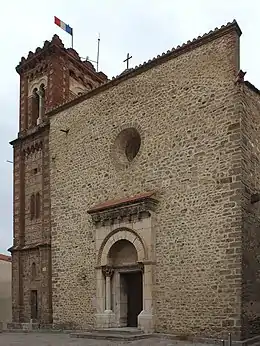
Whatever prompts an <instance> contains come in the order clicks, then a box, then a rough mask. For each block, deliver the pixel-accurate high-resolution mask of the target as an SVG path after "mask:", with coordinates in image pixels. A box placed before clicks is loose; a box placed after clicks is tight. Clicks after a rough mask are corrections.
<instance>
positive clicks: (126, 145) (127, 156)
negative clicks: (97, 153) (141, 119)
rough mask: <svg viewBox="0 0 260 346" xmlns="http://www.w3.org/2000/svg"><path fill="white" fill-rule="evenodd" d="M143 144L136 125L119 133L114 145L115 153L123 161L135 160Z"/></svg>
mask: <svg viewBox="0 0 260 346" xmlns="http://www.w3.org/2000/svg"><path fill="white" fill-rule="evenodd" d="M140 146H141V136H140V134H139V133H138V131H137V130H136V129H135V128H134V127H130V128H127V129H125V130H123V131H121V132H120V133H119V135H118V136H117V138H116V141H115V145H114V154H115V156H116V158H117V159H119V160H120V162H121V163H125V164H126V163H129V162H131V161H133V159H134V158H135V157H136V155H137V154H138V152H139V149H140Z"/></svg>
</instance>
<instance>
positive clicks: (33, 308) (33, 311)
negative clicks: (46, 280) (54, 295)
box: [31, 290, 38, 320]
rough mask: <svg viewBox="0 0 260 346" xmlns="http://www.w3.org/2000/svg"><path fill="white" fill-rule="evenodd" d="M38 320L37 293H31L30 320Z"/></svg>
mask: <svg viewBox="0 0 260 346" xmlns="http://www.w3.org/2000/svg"><path fill="white" fill-rule="evenodd" d="M37 318H38V298H37V291H36V290H35V291H31V319H32V320H37Z"/></svg>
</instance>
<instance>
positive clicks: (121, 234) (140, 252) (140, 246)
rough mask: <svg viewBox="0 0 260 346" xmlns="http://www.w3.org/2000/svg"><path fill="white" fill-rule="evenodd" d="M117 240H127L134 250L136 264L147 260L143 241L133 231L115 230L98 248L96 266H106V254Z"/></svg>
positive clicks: (125, 229)
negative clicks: (136, 257) (136, 258)
mask: <svg viewBox="0 0 260 346" xmlns="http://www.w3.org/2000/svg"><path fill="white" fill-rule="evenodd" d="M119 240H128V241H129V242H130V243H132V244H133V245H134V247H135V249H136V252H137V256H138V262H142V261H143V260H145V259H147V249H146V246H145V243H144V241H143V239H142V238H141V237H140V236H139V235H138V234H137V233H136V232H135V231H133V230H130V229H127V228H123V229H122V228H121V229H117V230H115V231H113V232H111V233H110V234H109V235H108V236H107V237H106V238H105V239H104V241H103V243H102V244H101V246H100V249H99V254H98V265H102V266H105V265H107V259H108V254H109V251H110V249H111V247H112V246H113V245H114V244H115V243H116V242H117V241H119Z"/></svg>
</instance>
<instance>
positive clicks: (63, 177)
mask: <svg viewBox="0 0 260 346" xmlns="http://www.w3.org/2000/svg"><path fill="white" fill-rule="evenodd" d="M240 35H241V31H240V29H239V27H238V25H237V23H236V22H233V23H229V24H227V25H226V26H223V27H221V28H220V29H216V30H214V31H213V32H210V33H209V34H206V35H204V36H202V37H199V38H197V39H195V40H193V41H192V42H188V43H187V44H185V45H183V46H181V47H177V48H176V49H175V50H172V51H169V52H167V53H166V54H163V55H161V56H158V57H157V58H156V59H153V60H151V61H148V62H147V63H145V64H143V65H141V66H139V67H137V68H135V69H129V70H126V71H124V73H122V74H121V75H119V76H118V77H116V78H115V79H112V80H111V81H108V80H106V78H105V77H104V74H102V75H98V74H97V72H96V71H94V70H93V69H92V70H90V67H89V66H88V70H84V71H83V68H82V67H80V66H81V65H80V63H81V64H83V63H82V62H79V61H78V62H77V64H76V62H75V61H74V60H73V59H76V56H75V54H76V53H75V52H72V51H66V50H65V48H64V47H61V43H58V45H54V46H53V48H52V51H51V52H49V53H48V47H47V48H46V49H45V50H44V49H43V51H41V52H40V53H38V54H42V55H40V57H41V58H42V61H45V60H46V59H47V57H48V59H49V60H48V61H49V64H52V62H53V65H52V72H51V73H50V75H49V77H48V78H49V79H48V78H47V79H46V80H47V82H46V85H45V88H46V95H49V97H50V99H52V100H54V98H53V95H51V92H49V94H48V92H47V90H49V89H48V88H52V87H53V86H54V85H55V83H54V82H53V81H50V76H52V78H55V73H56V72H55V71H56V70H55V68H58V66H61V68H63V73H64V74H63V76H64V79H63V80H62V78H61V79H60V83H61V84H59V90H58V89H57V88H56V89H55V90H58V92H59V93H60V94H59V95H60V96H59V98H58V97H57V100H56V101H55V102H56V104H55V102H54V101H53V102H54V103H53V104H51V101H50V99H46V100H45V102H46V104H47V105H49V108H48V107H47V106H46V109H45V114H44V117H43V119H42V121H41V122H40V123H37V122H36V124H34V125H30V126H29V125H28V126H27V125H23V126H25V128H24V129H23V131H22V132H21V133H20V135H19V136H18V139H17V140H16V141H14V142H13V145H14V151H15V182H16V181H17V184H16V183H15V188H16V186H17V189H20V190H19V191H20V195H19V196H20V197H19V198H20V204H19V205H18V204H17V206H15V210H16V213H15V215H18V214H19V210H20V208H24V209H25V210H26V204H27V205H28V203H29V206H28V208H30V207H31V208H32V203H31V204H30V202H32V200H29V197H28V200H27V199H26V198H24V196H27V192H28V196H30V195H31V193H32V192H33V185H32V184H33V181H34V180H33V179H34V178H32V179H31V178H30V179H31V180H30V179H29V178H28V179H26V173H25V176H24V175H23V174H22V173H21V172H23V170H22V169H21V168H20V165H21V162H22V161H21V158H20V155H21V153H24V152H23V150H24V149H23V148H24V144H23V143H35V141H36V138H38V137H39V136H43V133H44V136H45V137H44V138H45V139H44V141H45V142H41V143H42V144H41V145H42V147H41V146H40V147H39V150H35V152H37V153H38V152H39V156H35V160H40V161H39V167H40V172H42V171H44V170H45V171H46V172H45V173H44V172H43V173H39V174H40V178H39V179H40V180H39V181H40V182H41V184H42V191H43V192H44V193H45V200H44V201H42V203H41V212H42V213H44V211H45V214H44V216H43V217H45V219H42V223H41V224H40V225H39V230H40V231H38V230H37V231H36V232H37V233H35V238H34V239H33V236H32V234H34V233H33V229H34V228H29V226H27V224H25V225H24V223H23V228H21V226H19V225H20V223H21V222H22V221H23V220H22V216H20V219H18V220H16V221H15V222H16V224H15V242H16V243H15V244H14V245H15V246H14V248H13V249H12V251H13V252H12V253H13V261H14V269H13V279H14V284H13V285H14V298H13V308H14V310H15V311H16V314H14V316H16V317H15V318H16V320H17V321H19V319H21V318H22V319H23V321H28V320H29V319H30V318H31V315H30V314H31V313H32V310H31V306H32V304H33V301H32V300H31V301H28V297H29V294H31V293H30V292H29V293H27V294H25V292H27V290H28V287H29V286H28V285H25V286H23V287H21V286H22V285H24V284H23V282H22V279H21V272H24V273H26V274H23V275H25V276H26V278H27V280H28V281H30V275H31V269H30V268H31V267H30V266H31V265H32V260H31V262H30V260H27V259H28V258H29V256H32V253H33V254H35V255H33V256H35V261H34V262H35V263H36V265H37V266H38V271H39V273H40V274H39V278H38V280H39V281H38V283H39V285H38V286H37V287H38V288H37V287H36V286H35V287H34V288H33V287H32V288H31V291H37V292H38V293H37V294H38V296H37V297H38V298H37V299H38V300H39V303H38V304H39V305H37V306H38V307H39V309H40V310H41V309H43V310H42V311H43V312H42V314H43V315H41V312H38V314H36V315H35V318H36V319H39V320H40V321H41V322H42V323H44V322H45V323H53V324H54V325H63V326H65V325H66V326H70V327H73V328H77V329H80V328H82V329H87V328H96V327H99V328H108V327H125V326H133V325H135V326H136V327H138V328H140V329H142V330H144V331H146V332H158V333H172V334H175V335H180V336H182V337H185V336H200V337H209V338H211V337H212V338H213V337H214V338H215V337H217V338H222V337H226V335H227V333H229V332H231V333H232V334H233V337H234V338H236V339H237V340H244V339H247V338H250V337H253V336H257V335H259V334H260V319H259V318H260V297H259V292H260V287H259V273H260V271H259V270H260V266H259V251H260V250H259V249H260V247H259V245H260V244H259V239H260V236H259V202H258V199H259V198H258V193H259V174H260V173H259V172H260V169H259V168H260V167H259V159H260V155H259V149H260V148H259V141H260V131H259V126H260V120H259V107H260V104H259V100H260V96H259V95H260V92H259V90H258V89H256V88H255V87H254V86H253V85H252V84H251V83H249V82H245V81H244V79H243V77H241V75H242V74H241V71H240V66H239V37H240ZM56 39H57V38H56ZM57 46H59V48H58V47H57ZM72 53H73V54H74V57H73V58H72ZM44 54H45V55H44ZM36 58H37V57H32V58H31V59H29V61H28V59H27V60H26V61H24V62H21V66H20V70H19V71H20V74H21V73H24V74H29V73H31V69H32V68H33V69H37V66H38V65H37V64H39V62H35V64H34V65H33V63H32V61H33V59H36ZM59 59H60V61H61V65H59V64H57V61H59ZM66 59H67V60H66ZM38 60H40V59H39V56H38ZM54 62H55V63H54ZM72 62H73V64H74V65H73V66H74V67H73V68H74V72H73V71H72V72H73V73H74V74H73V73H72V72H70V70H71V69H72V68H68V64H69V63H70V64H72ZM29 63H30V64H31V65H32V66H31V65H30V64H29ZM55 64H56V65H55ZM62 66H63V67H62ZM75 66H78V67H77V68H78V70H76V72H75ZM84 66H86V65H84ZM21 69H22V71H24V72H21ZM23 69H24V70H23ZM68 70H69V71H68ZM79 71H81V72H79ZM67 72H68V74H66V73H67ZM83 72H84V73H83ZM80 73H81V74H83V75H84V76H83V77H84V78H85V79H84V80H82V78H81V79H80V78H79V77H80V76H81V75H80ZM43 74H44V73H43ZM60 76H61V75H59V78H60ZM86 76H88V77H86ZM90 77H91V78H92V79H95V80H96V82H95V83H96V84H95V85H94V83H92V85H91V87H89V80H90ZM32 78H33V77H32ZM37 78H38V77H37ZM75 80H76V82H75ZM53 83H54V84H53ZM66 83H67V84H66ZM80 83H82V85H83V94H82V95H78V92H76V91H75V85H76V86H77V88H78V86H79V85H80ZM38 84H39V83H38ZM56 86H57V85H56ZM87 86H88V87H87ZM31 88H32V87H31ZM84 88H85V89H84ZM62 90H63V91H64V93H65V94H66V95H65V96H64V95H63V94H62V93H63V91H62ZM76 96H77V97H76ZM69 100H70V101H69ZM24 102H27V101H26V100H25V101H24ZM48 102H49V103H48ZM36 109H37V107H36ZM26 123H27V122H25V121H24V122H22V124H26ZM26 127H28V128H26ZM37 136H38V137H37ZM27 145H28V144H27ZM25 155H27V152H25ZM28 155H29V154H28ZM44 155H45V156H44ZM24 165H25V172H27V170H26V169H27V168H26V167H28V166H27V163H26V161H25V164H24ZM16 168H17V171H16ZM41 170H42V171H41ZM16 172H17V173H16ZM30 172H31V171H30ZM34 172H35V171H34ZM35 174H36V175H37V173H35ZM18 179H19V180H18ZM35 179H36V178H35ZM44 179H45V180H44ZM25 181H26V187H25V188H23V189H21V186H24V185H23V184H24V182H25ZM30 184H31V185H30ZM30 189H31V190H30ZM21 190H22V191H21ZM29 190H30V191H29ZM19 198H18V199H19ZM21 199H22V200H23V202H21ZM33 202H34V201H33ZM15 203H16V202H15ZM24 204H25V206H24ZM33 205H34V204H33ZM36 207H37V206H36ZM24 209H23V210H24ZM36 211H37V208H36ZM29 214H30V213H29V212H28V215H29ZM49 214H50V215H51V216H50V215H49ZM19 215H20V214H19ZM28 222H29V223H30V222H31V221H28ZM47 224H48V225H49V226H48V227H49V228H48V227H47V226H46V225H47ZM43 226H45V228H44V227H43ZM46 227H47V228H46ZM21 229H22V230H23V231H22V232H23V234H22V236H21V235H20V234H19V232H21ZM26 234H29V235H30V238H31V240H30V242H28V243H26V241H21V239H24V238H23V237H25V238H26ZM36 234H38V235H40V236H39V239H36V238H37V237H36ZM16 239H17V240H16ZM19 239H20V242H19ZM44 240H45V241H44ZM37 242H38V243H37ZM37 244H38V245H37ZM45 244H47V245H45ZM26 245H27V248H26ZM23 256H24V257H23ZM48 256H49V257H48ZM46 263H47V264H46ZM19 272H20V274H19ZM130 275H132V276H130ZM130 277H131V278H132V279H131V280H129V278H130ZM19 278H20V279H19ZM41 278H45V279H44V280H45V281H44V282H45V285H43V286H42V285H41V284H40V283H41ZM48 278H49V279H48ZM42 280H43V279H42ZM138 280H139V281H138ZM44 286H45V287H44ZM42 287H44V289H43V288H42ZM46 292H47V293H46ZM131 292H132V293H131ZM133 292H134V294H133ZM23 297H27V298H26V299H23ZM31 297H32V296H31ZM46 302H47V305H48V304H49V305H48V306H49V308H48V309H47V311H44V308H43V307H42V305H43V304H46ZM30 304H31V305H30ZM33 306H35V304H34V305H33ZM40 306H41V307H40ZM133 307H135V308H133ZM17 311H19V313H18V312H17ZM34 313H35V311H34ZM44 314H45V315H44ZM44 316H45V317H44Z"/></svg>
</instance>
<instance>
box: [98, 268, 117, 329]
mask: <svg viewBox="0 0 260 346" xmlns="http://www.w3.org/2000/svg"><path fill="white" fill-rule="evenodd" d="M102 272H103V274H104V276H105V286H106V287H105V290H104V291H105V292H104V293H105V294H104V295H105V297H104V298H105V311H102V312H98V313H97V314H96V327H97V328H111V327H115V326H116V320H115V313H114V312H113V311H112V306H111V296H112V292H111V279H112V276H113V273H114V270H113V268H111V267H109V266H105V267H103V268H102ZM98 277H99V275H98V276H97V279H98ZM103 280H104V279H103ZM100 284H101V281H99V280H97V285H100ZM99 288H100V289H98V292H99V295H100V294H102V287H99ZM100 298H101V299H100ZM98 300H99V302H100V303H101V304H102V301H103V299H102V297H99V299H98Z"/></svg>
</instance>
